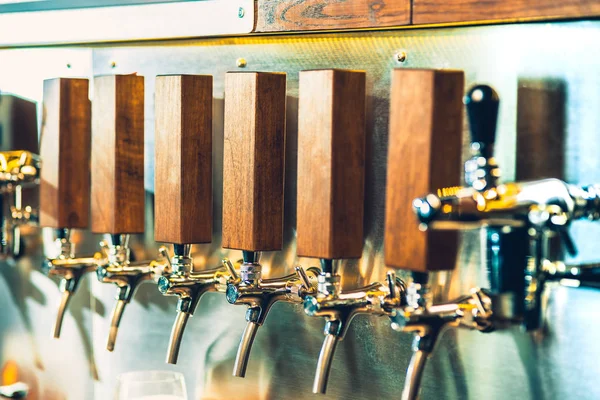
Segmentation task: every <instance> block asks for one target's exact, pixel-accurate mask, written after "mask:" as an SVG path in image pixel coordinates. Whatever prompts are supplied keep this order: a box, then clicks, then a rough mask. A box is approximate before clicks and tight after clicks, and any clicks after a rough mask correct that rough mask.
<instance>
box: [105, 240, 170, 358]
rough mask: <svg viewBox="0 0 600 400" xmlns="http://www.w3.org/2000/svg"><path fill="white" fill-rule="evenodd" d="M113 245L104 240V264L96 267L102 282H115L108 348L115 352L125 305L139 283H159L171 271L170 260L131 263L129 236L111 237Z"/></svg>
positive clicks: (131, 297)
mask: <svg viewBox="0 0 600 400" xmlns="http://www.w3.org/2000/svg"><path fill="white" fill-rule="evenodd" d="M111 241H112V243H110V244H109V243H107V242H106V241H102V242H101V243H100V247H101V249H102V253H103V255H104V256H103V258H102V259H103V260H104V261H105V262H104V263H101V264H99V265H98V266H97V269H96V275H97V277H98V280H99V281H100V282H102V283H114V284H115V285H116V286H117V288H118V290H117V295H116V296H115V300H116V303H115V306H114V308H113V311H112V317H111V323H110V330H109V334H108V341H107V344H106V349H107V350H108V351H113V350H114V348H115V342H116V340H117V333H118V331H119V324H120V322H121V318H122V317H123V312H124V311H125V306H126V305H127V304H129V302H131V300H132V299H133V296H134V294H135V292H136V290H137V288H138V287H139V285H140V284H142V283H144V282H151V281H152V282H158V279H159V278H160V277H161V276H163V275H165V274H169V273H170V272H171V269H170V265H169V263H168V262H167V260H165V259H162V260H149V261H139V262H132V261H131V256H130V249H129V235H126V234H125V235H111Z"/></svg>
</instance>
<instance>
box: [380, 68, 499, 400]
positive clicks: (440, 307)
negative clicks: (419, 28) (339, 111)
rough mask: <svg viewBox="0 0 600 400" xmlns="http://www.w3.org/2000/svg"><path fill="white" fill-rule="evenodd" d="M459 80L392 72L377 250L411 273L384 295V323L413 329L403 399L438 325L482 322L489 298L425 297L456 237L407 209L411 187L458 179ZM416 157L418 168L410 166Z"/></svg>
mask: <svg viewBox="0 0 600 400" xmlns="http://www.w3.org/2000/svg"><path fill="white" fill-rule="evenodd" d="M463 87H464V74H463V72H462V71H436V70H395V71H393V73H392V87H391V99H390V129H389V132H390V139H389V140H390V142H389V147H388V174H387V188H386V214H385V231H384V242H385V247H384V248H385V252H384V253H385V262H386V265H388V266H390V267H393V268H400V269H404V270H409V271H411V275H412V279H411V281H410V282H409V284H408V285H407V287H406V288H405V298H404V299H403V300H404V301H402V302H401V303H397V302H396V303H395V304H390V303H389V301H388V300H387V299H384V304H386V305H387V308H390V309H392V311H391V312H390V313H389V316H390V319H391V322H392V323H391V326H392V328H393V329H394V330H397V331H403V332H410V333H413V334H414V339H413V343H412V350H413V356H412V358H411V361H410V364H409V367H408V370H407V374H406V380H405V384H404V390H403V392H402V396H401V398H402V399H403V400H411V399H415V398H417V395H418V391H419V387H420V382H421V378H422V374H423V370H424V368H425V363H426V361H427V358H428V357H429V355H430V354H431V353H432V352H433V350H434V347H435V344H436V342H437V339H438V337H439V335H440V334H441V333H442V331H443V330H444V329H445V328H446V327H449V326H465V327H468V328H471V329H479V330H487V329H490V324H489V323H488V321H487V318H488V317H489V315H490V311H489V299H488V297H487V296H486V294H485V293H484V292H482V291H481V290H474V291H473V292H472V293H470V294H469V295H466V296H463V297H461V298H459V299H457V300H455V301H451V302H445V303H439V302H437V301H435V299H434V298H433V295H432V292H431V286H430V282H429V278H430V277H429V275H430V273H431V272H434V271H440V270H452V269H453V268H454V265H455V263H456V258H457V245H458V237H457V234H456V232H452V231H444V232H436V231H430V230H427V231H419V229H417V228H418V222H417V221H415V218H414V216H413V215H412V210H411V208H412V207H411V203H412V201H413V199H414V197H415V194H416V193H422V192H426V191H430V190H432V189H434V188H436V187H438V186H439V185H440V184H441V183H442V182H447V183H450V184H451V185H454V186H458V183H459V177H460V164H461V162H460V160H461V146H460V143H461V135H462V105H461V97H462V93H463ZM485 150H486V151H487V150H489V148H485ZM417 160H418V163H419V168H418V169H414V163H415V162H416V161H417ZM483 167H484V168H486V170H489V171H490V173H488V174H485V175H481V176H480V175H478V177H479V178H481V182H482V183H486V182H487V179H489V177H490V176H493V174H494V172H493V171H495V168H494V163H493V160H492V161H490V162H489V163H485V164H484V165H483ZM407 171H408V172H409V173H407ZM390 275H391V276H393V275H394V273H393V272H390V273H388V276H390ZM388 279H389V278H388Z"/></svg>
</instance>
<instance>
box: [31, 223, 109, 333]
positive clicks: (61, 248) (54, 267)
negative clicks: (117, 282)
mask: <svg viewBox="0 0 600 400" xmlns="http://www.w3.org/2000/svg"><path fill="white" fill-rule="evenodd" d="M57 233H58V235H57V238H56V240H55V245H56V248H57V253H58V256H57V257H55V258H47V259H46V260H45V261H44V265H43V269H44V271H45V272H46V274H47V275H54V276H58V277H60V278H61V281H60V285H59V289H60V291H61V292H62V297H61V301H60V304H59V307H58V314H57V316H56V322H55V324H54V331H53V332H54V333H53V335H54V337H55V338H57V339H58V338H59V337H60V332H61V329H62V322H63V318H64V315H65V312H66V310H67V306H68V304H69V301H70V300H71V297H72V296H73V294H74V293H75V291H76V290H77V288H78V287H79V283H80V281H81V278H82V277H83V276H84V275H85V274H86V273H88V272H94V271H95V270H96V268H97V267H98V265H101V264H103V263H104V262H106V255H105V254H103V253H102V252H98V253H96V254H94V255H93V256H89V257H75V244H74V243H73V242H72V241H71V231H70V230H69V229H59V230H57Z"/></svg>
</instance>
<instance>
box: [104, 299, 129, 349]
mask: <svg viewBox="0 0 600 400" xmlns="http://www.w3.org/2000/svg"><path fill="white" fill-rule="evenodd" d="M126 305H127V302H126V301H125V300H117V302H116V303H115V307H114V308H113V312H112V319H111V321H110V330H109V332H108V341H107V343H106V350H108V351H113V350H114V349H115V342H116V340H117V333H118V332H119V324H120V323H121V317H122V316H123V311H125V306H126Z"/></svg>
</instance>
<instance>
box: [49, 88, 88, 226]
mask: <svg viewBox="0 0 600 400" xmlns="http://www.w3.org/2000/svg"><path fill="white" fill-rule="evenodd" d="M88 89H89V81H88V80H87V79H64V78H60V79H50V80H46V81H44V104H43V119H42V134H41V143H40V155H41V157H42V160H43V166H42V169H41V181H40V225H41V226H44V227H51V228H87V227H88V224H89V210H90V140H91V133H90V132H91V105H90V100H89V97H88Z"/></svg>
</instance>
